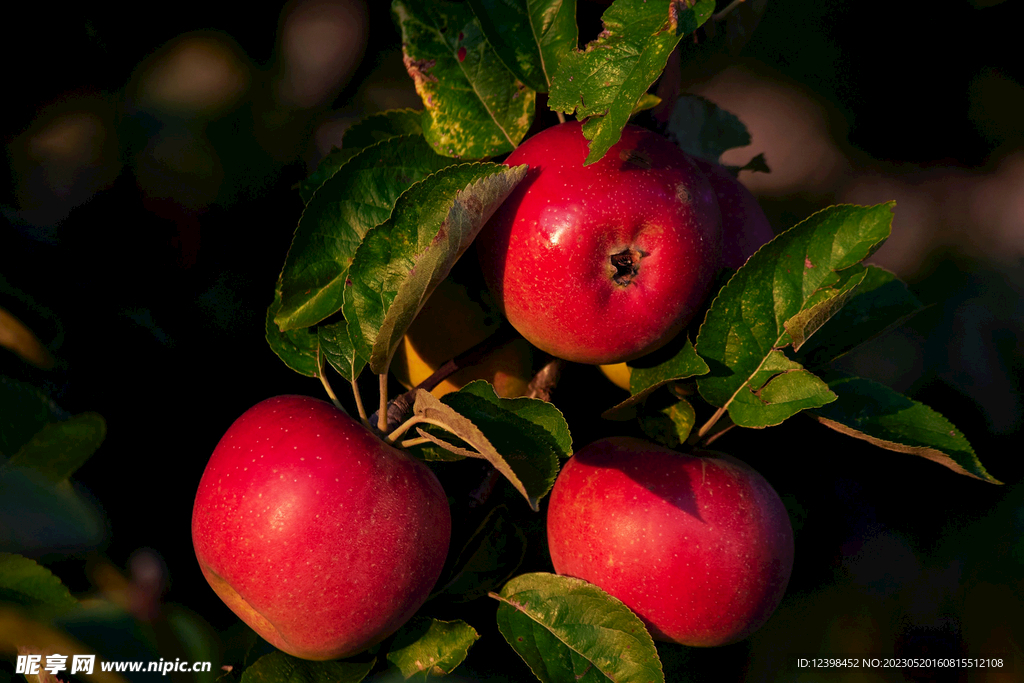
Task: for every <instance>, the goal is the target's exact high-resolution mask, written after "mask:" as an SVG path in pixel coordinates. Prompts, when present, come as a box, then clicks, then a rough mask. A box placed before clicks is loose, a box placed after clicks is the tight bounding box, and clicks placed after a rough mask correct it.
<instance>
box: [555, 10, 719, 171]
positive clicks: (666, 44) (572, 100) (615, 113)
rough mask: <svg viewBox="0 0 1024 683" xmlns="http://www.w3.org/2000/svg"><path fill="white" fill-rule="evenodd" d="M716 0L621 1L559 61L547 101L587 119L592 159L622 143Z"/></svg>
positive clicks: (586, 128)
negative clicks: (597, 31)
mask: <svg viewBox="0 0 1024 683" xmlns="http://www.w3.org/2000/svg"><path fill="white" fill-rule="evenodd" d="M714 9H715V2H714V0H697V1H696V2H695V3H694V4H693V6H690V5H689V4H688V3H687V2H685V1H684V0H616V1H615V2H614V3H612V5H611V7H609V8H608V9H607V10H605V12H604V14H603V15H601V21H602V22H603V24H604V30H603V31H602V32H601V35H600V36H599V37H598V38H597V40H594V41H593V42H591V43H589V44H588V45H587V46H586V48H585V49H584V50H574V51H572V52H570V53H569V54H568V55H566V56H565V57H564V58H563V59H562V60H561V63H560V64H559V67H558V71H557V72H556V73H555V77H554V80H553V81H552V84H551V93H550V98H549V100H548V106H549V107H551V108H552V109H554V110H556V111H561V112H564V113H566V114H573V113H574V114H575V115H576V117H577V118H579V119H583V118H584V117H586V118H587V121H586V123H584V124H583V135H584V137H586V138H587V139H588V140H590V141H591V142H590V152H589V153H588V154H587V159H586V161H585V162H584V163H586V164H592V163H594V162H596V161H598V160H599V159H600V158H601V157H603V156H604V154H605V152H607V151H608V150H609V149H610V148H611V147H612V145H614V144H615V143H616V142H618V140H619V137H620V136H621V135H622V129H623V128H624V127H625V126H626V124H627V123H628V122H629V117H630V116H632V115H633V113H634V111H635V109H636V107H637V105H638V103H639V102H640V101H641V98H643V96H644V95H645V94H646V93H647V90H648V88H650V87H651V85H652V84H653V83H654V81H656V80H657V79H658V77H659V76H661V73H662V71H664V70H665V64H666V63H667V61H668V57H669V55H670V54H672V50H674V49H675V47H676V45H677V44H678V43H679V41H680V40H681V39H682V38H683V37H684V36H686V35H689V34H691V33H693V32H694V31H696V30H697V29H698V28H699V27H700V26H701V25H702V24H703V23H704V22H705V21H707V20H708V18H710V16H711V13H712V12H713V11H714Z"/></svg>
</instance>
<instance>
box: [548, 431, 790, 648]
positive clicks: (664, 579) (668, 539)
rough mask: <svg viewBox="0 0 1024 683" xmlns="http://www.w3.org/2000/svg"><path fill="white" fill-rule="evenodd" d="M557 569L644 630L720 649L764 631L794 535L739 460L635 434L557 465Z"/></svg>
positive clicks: (763, 485)
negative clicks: (623, 608) (598, 591)
mask: <svg viewBox="0 0 1024 683" xmlns="http://www.w3.org/2000/svg"><path fill="white" fill-rule="evenodd" d="M547 528H548V548H549V550H550V553H551V560H552V562H553V563H554V566H555V571H557V572H558V573H559V574H567V575H569V576H575V577H577V578H580V579H584V580H586V581H589V582H590V583H593V584H596V585H598V586H600V587H601V588H603V589H604V590H605V591H607V592H608V593H610V594H611V595H613V596H615V597H616V598H618V599H619V600H622V602H624V603H625V604H626V605H627V606H629V608H630V609H632V610H633V611H634V612H636V614H637V615H638V616H639V617H640V618H641V619H642V620H643V621H644V623H645V624H646V625H647V627H648V629H649V630H650V631H651V635H652V636H653V637H654V638H656V639H658V640H664V641H668V642H676V643H682V644H683V645H691V646H715V645H726V644H728V643H734V642H736V641H739V640H742V639H743V638H746V637H747V636H748V635H750V634H751V633H753V632H754V631H755V630H757V629H758V628H760V627H761V625H762V624H764V622H765V621H767V620H768V617H770V616H771V614H772V612H773V611H775V608H776V607H778V605H779V602H780V601H781V600H782V595H783V593H785V591H786V584H787V583H788V582H789V575H790V572H791V570H792V568H793V528H792V526H791V525H790V522H789V516H788V515H787V513H786V508H785V507H783V505H782V501H781V500H780V499H779V496H778V494H777V493H775V491H774V489H772V487H771V485H769V484H768V482H767V481H765V479H764V478H763V477H762V476H761V475H760V474H758V473H757V472H755V471H754V470H753V469H751V468H750V467H748V466H747V465H745V464H743V463H741V462H740V461H738V460H735V459H733V458H729V457H728V456H724V457H721V456H719V457H696V456H693V455H684V454H681V453H677V452H676V451H672V450H669V449H667V448H664V447H662V446H658V445H656V444H652V443H649V442H646V441H642V440H640V439H634V438H631V437H613V438H608V439H602V440H600V441H595V442H594V443H592V444H590V445H589V446H586V447H585V448H583V449H582V450H580V451H579V452H578V453H576V454H575V455H574V456H573V457H572V458H571V459H570V460H569V461H568V462H567V463H566V465H565V467H564V468H563V469H562V472H561V473H560V474H559V475H558V479H557V481H556V482H555V486H554V489H553V490H552V491H551V500H550V504H549V507H548V520H547Z"/></svg>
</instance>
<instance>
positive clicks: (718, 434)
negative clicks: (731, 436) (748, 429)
mask: <svg viewBox="0 0 1024 683" xmlns="http://www.w3.org/2000/svg"><path fill="white" fill-rule="evenodd" d="M735 426H736V423H734V422H730V423H729V424H727V425H726V426H725V427H723V428H721V429H719V430H718V431H717V432H715V433H714V434H712V435H711V436H709V437H708V438H707V439H705V440H704V443H703V444H701V445H702V446H704V447H707V446H710V445H711V444H713V443H714V442H716V441H718V439H719V437H721V436H723V435H724V434H725V433H726V432H728V431H729V430H730V429H732V428H733V427H735Z"/></svg>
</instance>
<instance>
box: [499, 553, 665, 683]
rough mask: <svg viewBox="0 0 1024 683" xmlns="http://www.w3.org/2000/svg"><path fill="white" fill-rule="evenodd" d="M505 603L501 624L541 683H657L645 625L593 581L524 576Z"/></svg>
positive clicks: (657, 665)
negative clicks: (590, 582) (612, 682)
mask: <svg viewBox="0 0 1024 683" xmlns="http://www.w3.org/2000/svg"><path fill="white" fill-rule="evenodd" d="M491 597H493V598H495V599H496V600H498V601H499V602H500V603H501V604H500V605H499V606H498V616H497V620H498V629H499V630H500V631H501V635H503V636H504V637H505V640H507V641H508V643H509V645H511V646H512V648H513V649H514V650H515V651H516V652H517V653H519V656H520V657H522V658H523V660H524V661H525V662H526V663H527V664H528V665H529V667H530V669H531V670H532V671H533V673H534V675H535V676H537V678H538V679H540V680H541V681H542V683H578V682H580V681H582V682H583V683H607V682H611V681H614V682H615V683H657V682H661V681H664V680H665V676H664V674H663V673H662V669H661V661H660V660H659V659H658V652H657V650H656V649H655V647H654V641H653V640H652V639H651V636H650V634H648V633H647V629H646V628H644V625H643V622H642V621H640V618H639V617H637V616H636V615H635V614H633V612H631V611H630V609H629V608H628V607H626V606H625V605H624V604H622V603H621V602H620V601H619V600H616V599H615V598H613V597H611V596H610V595H608V594H607V593H605V592H604V591H603V590H601V589H600V588H598V587H597V586H595V585H593V584H589V583H587V582H586V581H583V580H581V579H576V578H572V577H569V576H557V575H555V574H543V573H536V574H523V575H522V576H518V577H516V578H514V579H512V580H511V581H509V582H508V583H507V584H506V585H505V587H504V588H503V589H502V590H501V594H500V595H496V594H494V593H491Z"/></svg>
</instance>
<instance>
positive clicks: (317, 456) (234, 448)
mask: <svg viewBox="0 0 1024 683" xmlns="http://www.w3.org/2000/svg"><path fill="white" fill-rule="evenodd" d="M450 535H451V518H450V513H449V510H448V502H447V498H446V496H445V493H444V490H443V489H442V488H441V484H440V483H439V482H438V480H437V477H436V476H435V475H434V474H433V472H431V471H430V469H428V468H427V467H426V466H425V465H424V464H423V463H421V462H419V461H416V460H414V459H413V458H411V457H409V456H407V455H406V454H404V453H402V452H401V451H399V450H397V449H395V448H392V447H391V446H389V445H387V444H386V443H384V442H383V441H382V440H380V439H379V438H377V436H375V435H374V434H372V433H371V432H370V431H369V430H367V429H366V428H364V427H363V426H362V425H361V424H360V423H359V422H357V421H356V420H354V419H352V418H351V417H349V416H348V415H346V414H345V413H344V412H342V411H340V410H338V409H337V408H335V407H334V406H332V405H330V404H329V403H326V402H324V401H320V400H318V399H313V398H309V397H306V396H278V397H275V398H270V399H267V400H265V401H262V402H260V403H258V404H256V405H255V406H253V407H252V408H250V409H249V410H248V411H246V412H245V413H244V414H243V415H242V416H241V417H239V418H238V419H237V420H236V421H235V422H234V424H232V425H231V427H230V428H229V429H228V431H227V432H226V433H225V434H224V436H223V438H222V439H221V440H220V442H219V443H218V444H217V447H216V449H215V450H214V452H213V455H212V456H211V457H210V461H209V463H208V464H207V466H206V470H205V471H204V473H203V476H202V479H201V481H200V484H199V490H198V492H197V494H196V500H195V506H194V508H193V515H192V539H193V544H194V546H195V551H196V557H197V559H198V560H199V565H200V567H201V568H202V571H203V574H204V575H205V576H206V579H207V580H208V581H209V583H210V586H211V587H212V588H213V589H214V591H215V592H216V593H217V595H218V596H220V598H221V599H222V600H223V601H224V602H225V603H226V604H227V605H228V607H230V608H231V609H232V610H233V611H234V612H235V613H236V614H237V615H238V616H239V617H240V618H241V619H242V620H243V621H244V622H245V623H247V624H248V625H249V626H251V627H252V628H253V630H255V631H256V632H257V633H258V634H259V635H260V636H262V637H263V638H265V639H266V640H267V641H268V642H270V643H271V644H272V645H274V646H275V647H277V648H279V649H281V650H283V651H285V652H287V653H288V654H291V655H294V656H296V657H301V658H304V659H312V660H327V659H336V658H340V657H347V656H350V655H354V654H356V653H358V652H360V651H362V650H365V649H366V648H368V647H370V646H372V645H374V644H376V643H378V642H380V641H381V640H383V639H384V638H386V637H387V636H388V635H390V634H391V633H393V632H394V631H396V630H397V629H398V628H399V627H400V626H401V625H402V624H404V623H405V622H406V621H407V620H408V619H409V618H410V617H411V616H412V615H413V613H414V612H416V610H417V609H419V607H420V606H421V605H422V604H423V602H424V601H425V600H426V599H427V596H428V595H429V593H430V590H431V589H432V588H433V586H434V584H435V583H436V581H437V579H438V577H439V575H440V573H441V569H442V567H443V565H444V561H445V557H446V555H447V552H448V544H449V540H450Z"/></svg>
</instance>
